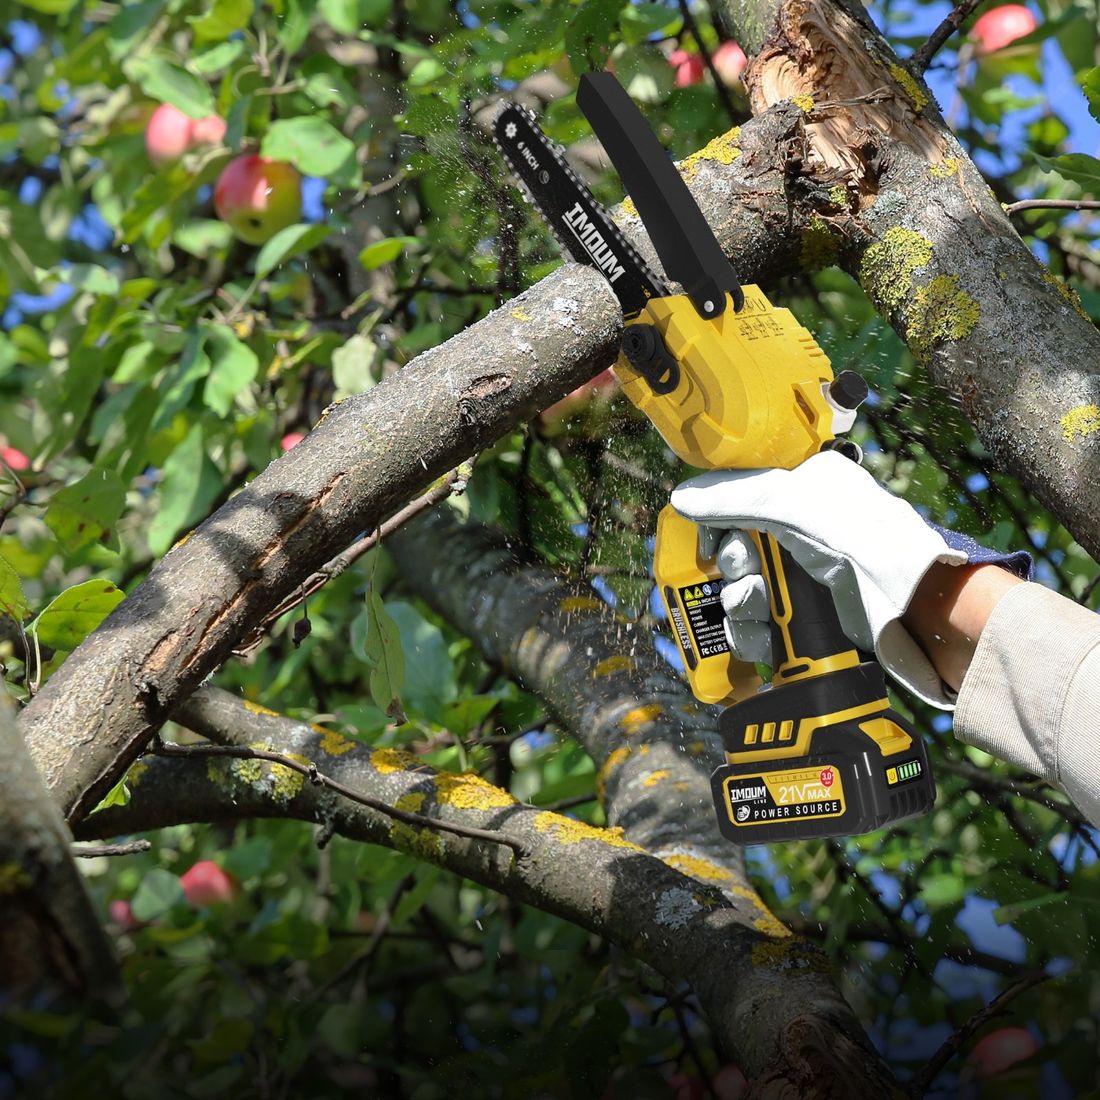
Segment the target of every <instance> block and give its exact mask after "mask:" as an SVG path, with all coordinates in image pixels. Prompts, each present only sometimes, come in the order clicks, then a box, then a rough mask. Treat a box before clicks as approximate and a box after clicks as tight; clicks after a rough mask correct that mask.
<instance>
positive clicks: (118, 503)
mask: <svg viewBox="0 0 1100 1100" xmlns="http://www.w3.org/2000/svg"><path fill="white" fill-rule="evenodd" d="M125 507H126V486H125V485H123V484H122V480H121V478H119V476H118V474H116V473H115V472H114V471H113V470H102V469H97V468H96V467H94V466H93V467H92V468H91V469H90V470H89V471H88V472H87V473H86V474H85V475H84V476H83V477H82V478H81V479H80V480H79V481H74V482H73V483H72V484H71V485H66V486H65V488H64V489H59V490H58V491H57V492H56V493H54V495H53V496H52V497H51V498H50V503H49V504H48V505H47V506H46V515H45V520H46V526H47V527H49V529H50V530H51V531H52V532H53V533H54V534H55V535H56V536H57V541H58V542H59V543H61V546H62V549H64V550H65V552H66V553H68V554H75V553H76V552H77V551H78V550H83V549H84V547H85V546H91V545H92V543H95V542H99V541H100V540H101V539H102V537H103V535H104V534H106V533H107V532H108V531H112V530H113V528H114V526H115V524H116V523H117V522H118V518H119V516H121V515H122V510H123V508H125Z"/></svg>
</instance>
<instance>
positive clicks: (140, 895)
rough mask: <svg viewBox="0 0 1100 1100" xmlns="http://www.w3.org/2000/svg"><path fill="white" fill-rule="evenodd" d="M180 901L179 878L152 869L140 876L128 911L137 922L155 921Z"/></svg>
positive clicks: (169, 872) (159, 868)
mask: <svg viewBox="0 0 1100 1100" xmlns="http://www.w3.org/2000/svg"><path fill="white" fill-rule="evenodd" d="M181 901H183V887H182V886H181V885H180V880H179V876H178V875H174V874H172V872H171V871H166V870H164V868H163V867H154V868H152V870H149V871H146V872H145V874H144V875H142V878H141V883H140V884H139V885H138V888H137V893H135V894H134V900H133V901H132V902H131V903H130V910H131V912H132V913H133V914H134V917H135V918H136V919H137V920H156V919H157V917H162V916H164V914H165V913H167V912H168V910H169V909H171V908H172V906H173V905H178V904H179V903H180V902H181Z"/></svg>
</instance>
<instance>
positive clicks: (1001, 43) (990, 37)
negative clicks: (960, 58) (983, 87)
mask: <svg viewBox="0 0 1100 1100" xmlns="http://www.w3.org/2000/svg"><path fill="white" fill-rule="evenodd" d="M1038 25H1039V21H1038V20H1037V19H1036V18H1035V16H1034V15H1032V13H1031V11H1030V10H1029V9H1028V8H1025V7H1024V5H1023V4H1002V5H1001V6H1000V7H999V8H991V9H990V10H989V11H987V12H986V13H985V14H984V15H983V16H981V18H979V19H978V21H977V22H976V23H975V24H974V26H973V27H972V28H971V30H970V36H971V37H972V38H973V39H975V41H976V42H977V52H978V54H979V55H980V54H987V53H992V52H993V51H994V50H1000V49H1003V48H1004V47H1005V46H1007V45H1009V44H1010V43H1012V42H1015V41H1016V39H1017V38H1023V37H1024V35H1025V34H1031V32H1032V31H1033V30H1035V28H1036V27H1037V26H1038Z"/></svg>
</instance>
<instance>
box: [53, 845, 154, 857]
mask: <svg viewBox="0 0 1100 1100" xmlns="http://www.w3.org/2000/svg"><path fill="white" fill-rule="evenodd" d="M152 846H153V845H152V844H151V843H150V842H149V841H148V840H131V841H129V842H128V843H126V844H74V845H73V847H72V848H71V849H70V850H71V851H72V854H73V855H74V856H75V857H76V858H77V859H95V858H96V857H97V856H132V855H136V854H137V853H138V852H147V851H149V849H150V848H152Z"/></svg>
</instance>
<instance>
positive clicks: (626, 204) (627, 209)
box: [619, 195, 638, 218]
mask: <svg viewBox="0 0 1100 1100" xmlns="http://www.w3.org/2000/svg"><path fill="white" fill-rule="evenodd" d="M619 213H620V214H622V216H623V217H624V218H636V217H637V216H638V208H637V207H636V206H635V205H634V200H633V199H632V198H631V197H630V196H629V195H627V196H626V198H625V199H623V201H622V202H621V203H619Z"/></svg>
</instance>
